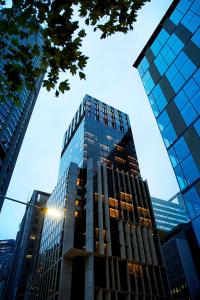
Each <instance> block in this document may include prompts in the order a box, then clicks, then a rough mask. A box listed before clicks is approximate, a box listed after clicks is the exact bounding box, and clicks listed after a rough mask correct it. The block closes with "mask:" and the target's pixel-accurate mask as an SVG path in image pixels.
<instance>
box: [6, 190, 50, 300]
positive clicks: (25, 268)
mask: <svg viewBox="0 0 200 300" xmlns="http://www.w3.org/2000/svg"><path fill="white" fill-rule="evenodd" d="M49 196H50V195H49V194H48V193H45V192H41V191H37V190H35V191H34V192H33V194H32V196H31V199H30V201H29V204H31V205H34V206H37V207H41V209H39V208H34V207H31V206H28V207H27V208H26V212H25V214H24V217H23V219H22V222H21V225H20V230H19V232H18V234H17V237H16V248H15V252H14V259H13V263H12V268H11V270H10V274H9V278H8V282H7V287H6V293H5V297H4V298H5V299H6V300H14V299H24V298H25V296H27V295H26V286H27V282H28V280H29V276H30V274H31V273H32V271H33V269H34V267H35V265H36V263H37V258H38V251H39V247H40V240H41V233H42V228H43V223H44V217H45V213H44V210H42V208H45V206H46V203H47V199H48V197H49Z"/></svg>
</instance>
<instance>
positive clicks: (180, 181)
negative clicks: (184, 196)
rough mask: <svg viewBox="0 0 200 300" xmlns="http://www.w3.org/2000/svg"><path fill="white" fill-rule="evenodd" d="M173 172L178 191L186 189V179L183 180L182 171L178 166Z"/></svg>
mask: <svg viewBox="0 0 200 300" xmlns="http://www.w3.org/2000/svg"><path fill="white" fill-rule="evenodd" d="M174 172H175V175H176V178H177V180H178V184H179V186H180V189H181V190H183V189H184V188H186V186H187V182H186V179H185V177H184V175H183V171H182V169H181V167H180V165H178V166H177V167H176V168H175V169H174Z"/></svg>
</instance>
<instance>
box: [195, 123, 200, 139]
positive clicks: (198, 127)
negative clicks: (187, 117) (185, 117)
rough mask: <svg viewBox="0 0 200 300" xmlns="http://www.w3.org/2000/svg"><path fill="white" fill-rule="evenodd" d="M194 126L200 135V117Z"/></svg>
mask: <svg viewBox="0 0 200 300" xmlns="http://www.w3.org/2000/svg"><path fill="white" fill-rule="evenodd" d="M194 128H195V130H196V132H197V133H198V135H199V137H200V119H198V120H197V121H196V122H195V123H194Z"/></svg>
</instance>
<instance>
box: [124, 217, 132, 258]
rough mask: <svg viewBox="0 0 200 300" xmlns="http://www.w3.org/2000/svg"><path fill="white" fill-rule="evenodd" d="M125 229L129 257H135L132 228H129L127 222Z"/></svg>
mask: <svg viewBox="0 0 200 300" xmlns="http://www.w3.org/2000/svg"><path fill="white" fill-rule="evenodd" d="M124 229H125V238H126V245H127V246H128V247H127V258H128V259H133V255H132V249H131V238H130V229H129V226H128V223H127V222H126V223H125V224H124Z"/></svg>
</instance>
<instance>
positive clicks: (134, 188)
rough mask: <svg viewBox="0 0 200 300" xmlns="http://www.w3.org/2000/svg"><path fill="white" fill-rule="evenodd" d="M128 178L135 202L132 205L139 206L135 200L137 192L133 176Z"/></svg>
mask: <svg viewBox="0 0 200 300" xmlns="http://www.w3.org/2000/svg"><path fill="white" fill-rule="evenodd" d="M130 178H131V184H132V188H133V191H134V200H135V202H134V203H133V204H134V205H137V206H138V205H139V204H138V199H137V198H138V195H137V192H136V186H135V178H134V176H131V177H130Z"/></svg>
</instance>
